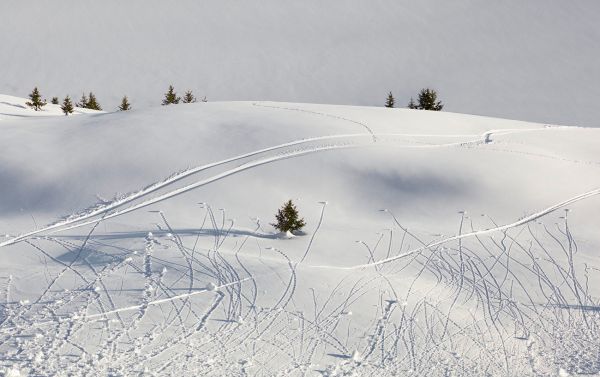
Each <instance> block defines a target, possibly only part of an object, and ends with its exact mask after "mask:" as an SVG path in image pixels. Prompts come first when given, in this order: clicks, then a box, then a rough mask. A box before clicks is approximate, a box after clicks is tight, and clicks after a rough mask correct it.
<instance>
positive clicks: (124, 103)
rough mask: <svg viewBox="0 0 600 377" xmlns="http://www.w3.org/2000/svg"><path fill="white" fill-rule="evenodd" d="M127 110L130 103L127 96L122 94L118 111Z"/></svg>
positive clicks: (129, 108) (129, 107)
mask: <svg viewBox="0 0 600 377" xmlns="http://www.w3.org/2000/svg"><path fill="white" fill-rule="evenodd" d="M127 110H131V104H130V103H129V100H128V99H127V96H124V97H123V99H122V100H121V104H120V105H119V111H127Z"/></svg>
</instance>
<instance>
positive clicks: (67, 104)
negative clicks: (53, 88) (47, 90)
mask: <svg viewBox="0 0 600 377" xmlns="http://www.w3.org/2000/svg"><path fill="white" fill-rule="evenodd" d="M60 108H61V110H62V111H63V113H65V115H69V114H71V113H72V112H73V103H72V102H71V97H69V96H66V97H65V100H64V101H63V103H62V105H61V106H60Z"/></svg>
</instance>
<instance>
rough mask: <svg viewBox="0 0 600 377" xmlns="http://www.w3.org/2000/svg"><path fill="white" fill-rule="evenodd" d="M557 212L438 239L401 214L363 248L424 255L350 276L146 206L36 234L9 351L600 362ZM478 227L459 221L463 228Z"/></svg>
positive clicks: (250, 369)
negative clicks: (128, 227) (101, 221)
mask: <svg viewBox="0 0 600 377" xmlns="http://www.w3.org/2000/svg"><path fill="white" fill-rule="evenodd" d="M566 214H567V213H566V212H565V216H563V217H562V219H560V218H558V217H557V216H556V215H554V216H552V215H546V216H545V217H542V218H539V219H538V222H537V223H533V224H532V223H527V224H522V225H519V226H517V227H515V228H510V229H501V228H499V230H498V231H497V232H495V233H494V234H491V235H486V236H485V237H483V236H481V235H477V234H475V235H474V236H473V237H471V238H468V239H452V240H448V241H447V242H444V243H442V244H439V243H437V244H436V245H435V246H433V245H432V242H431V241H430V240H428V239H426V238H424V237H423V236H419V235H416V234H414V233H411V232H409V231H408V230H407V229H406V228H404V227H403V226H402V225H400V224H396V225H395V226H394V227H393V228H391V229H389V231H388V232H386V234H383V233H382V236H381V238H380V239H379V240H378V241H377V242H376V243H371V244H365V246H366V247H367V248H368V249H369V250H370V251H369V253H368V254H370V257H369V258H370V259H374V260H379V259H380V258H383V257H384V256H389V257H393V256H394V255H401V254H402V253H405V252H406V250H408V248H409V247H410V244H411V243H417V244H421V245H423V252H421V253H419V254H414V255H412V256H411V257H410V258H402V259H394V260H392V261H390V262H388V263H386V264H381V265H379V264H377V263H375V264H373V265H372V266H370V267H365V268H363V269H362V270H359V271H356V272H352V273H344V272H340V271H338V270H335V269H333V270H331V271H329V272H327V273H326V274H322V271H321V269H314V268H313V267H311V266H310V265H309V264H306V262H305V261H303V259H304V258H300V259H292V258H291V257H290V255H288V254H287V252H286V250H285V248H282V249H277V248H270V247H264V248H258V249H257V247H256V242H255V238H256V237H258V236H259V233H255V234H254V232H258V228H257V229H256V230H255V231H254V232H250V234H248V235H244V236H235V235H234V234H235V233H234V232H233V231H234V229H235V224H233V223H232V224H226V223H225V222H220V221H219V220H218V219H217V217H218V215H217V214H215V213H214V211H213V210H212V208H211V207H210V206H209V205H206V206H205V209H204V213H203V216H202V218H203V221H202V222H201V224H199V226H198V227H197V229H195V230H193V231H181V232H180V231H178V230H177V229H173V228H172V227H171V226H170V224H169V221H168V214H162V213H159V214H148V216H157V217H158V220H159V221H160V222H161V223H162V229H163V230H162V231H152V232H151V233H148V234H146V235H145V236H144V235H142V234H138V233H132V234H122V235H121V236H120V238H118V239H115V238H111V236H110V235H96V234H94V232H95V230H94V229H92V231H91V232H90V233H89V234H88V235H87V236H85V237H42V238H39V239H30V240H27V241H24V242H26V244H27V245H28V247H29V248H31V249H32V250H37V252H39V253H40V254H43V255H45V256H46V261H47V262H46V263H45V267H44V275H45V276H46V280H47V282H48V283H47V286H46V288H45V289H43V290H42V291H40V292H36V294H35V298H33V299H31V300H29V301H23V300H20V301H19V300H18V294H15V293H14V292H15V291H16V292H19V291H20V288H21V287H20V286H21V285H24V284H25V281H21V282H16V281H14V280H13V279H12V278H9V279H8V280H5V281H4V282H3V286H2V291H3V296H4V297H3V304H2V322H1V324H0V351H1V352H2V354H3V355H5V358H4V361H3V364H4V365H6V368H7V369H6V370H7V371H8V370H9V369H11V368H12V369H14V370H20V371H21V373H22V374H23V375H28V374H29V375H54V374H61V373H62V374H69V375H90V374H93V375H98V374H101V375H115V376H117V375H123V376H124V375H137V374H144V373H149V374H150V373H151V374H154V375H185V374H194V375H203V376H209V375H215V376H222V375H258V376H263V375H264V376H271V375H289V376H302V375H319V374H321V375H325V376H342V375H364V376H370V375H378V376H388V375H389V376H392V375H415V376H425V375H427V376H447V375H461V376H484V375H490V376H496V375H509V376H555V375H557V373H558V372H559V371H563V372H565V373H570V374H576V373H580V374H594V373H599V372H600V355H599V354H598V343H597V339H598V336H599V335H600V316H599V315H598V311H599V310H600V309H599V308H600V304H599V302H598V299H599V298H598V291H597V288H596V287H597V286H595V285H594V282H596V281H597V277H596V276H597V274H596V273H595V272H594V271H597V270H594V268H595V267H592V266H590V265H588V264H587V263H582V262H581V261H580V260H578V257H577V255H578V254H579V253H581V252H582V251H583V250H581V249H580V248H581V246H578V242H577V240H576V238H577V237H576V234H574V233H576V231H574V230H572V229H570V226H569V222H568V217H567V216H566ZM223 216H225V214H224V213H223ZM324 221H325V222H326V221H327V220H326V218H325V219H324ZM479 222H482V223H489V222H492V220H491V219H485V218H482V219H481V220H479ZM477 225H481V224H476V223H475V222H474V220H473V219H471V218H468V217H467V216H465V215H463V216H462V218H461V219H460V229H461V232H472V231H473V229H475V228H476V226H477ZM427 245H432V246H427ZM309 248H310V245H309ZM313 248H314V246H313ZM65 251H66V253H65V254H63V255H60V253H63V252H65ZM311 252H314V251H311ZM365 253H366V251H365ZM98 256H102V260H103V261H102V262H97V261H95V259H96V258H97V257H98ZM367 257H368V255H365V258H367ZM317 276H319V277H318V279H319V281H320V283H319V284H318V285H315V284H314V282H315V280H314V279H315V278H316V277H317ZM532 283H535V284H532ZM132 303H134V305H131V304H132Z"/></svg>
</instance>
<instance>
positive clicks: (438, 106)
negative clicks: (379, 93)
mask: <svg viewBox="0 0 600 377" xmlns="http://www.w3.org/2000/svg"><path fill="white" fill-rule="evenodd" d="M395 102H396V100H395V99H394V96H393V95H392V92H389V94H388V96H387V99H386V100H385V107H390V108H392V107H394V105H395ZM407 107H408V108H409V109H418V110H432V111H440V110H442V109H443V108H444V105H443V104H442V102H441V101H438V100H437V92H436V91H435V90H433V89H429V88H424V89H421V91H420V92H419V97H418V102H417V103H415V100H414V99H413V98H412V97H411V98H410V102H408V106H407Z"/></svg>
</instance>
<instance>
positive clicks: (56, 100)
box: [50, 97, 58, 105]
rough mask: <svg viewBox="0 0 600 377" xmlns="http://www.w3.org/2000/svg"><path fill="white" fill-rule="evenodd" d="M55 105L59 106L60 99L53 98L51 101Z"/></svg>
mask: <svg viewBox="0 0 600 377" xmlns="http://www.w3.org/2000/svg"><path fill="white" fill-rule="evenodd" d="M50 102H51V103H52V104H53V105H58V97H52V101H50Z"/></svg>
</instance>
